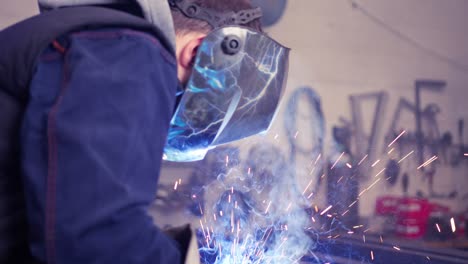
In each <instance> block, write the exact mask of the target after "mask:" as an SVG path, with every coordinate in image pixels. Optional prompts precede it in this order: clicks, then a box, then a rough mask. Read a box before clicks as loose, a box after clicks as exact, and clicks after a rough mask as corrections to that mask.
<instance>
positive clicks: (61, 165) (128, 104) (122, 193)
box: [21, 29, 180, 264]
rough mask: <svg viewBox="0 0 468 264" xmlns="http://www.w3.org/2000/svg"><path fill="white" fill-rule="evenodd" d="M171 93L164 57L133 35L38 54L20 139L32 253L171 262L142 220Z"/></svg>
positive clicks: (78, 259)
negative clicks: (38, 57) (38, 58)
mask: <svg viewBox="0 0 468 264" xmlns="http://www.w3.org/2000/svg"><path fill="white" fill-rule="evenodd" d="M176 86H177V74H176V65H175V62H174V58H173V57H172V55H170V54H169V53H167V52H166V50H165V49H164V48H163V47H162V46H161V45H160V44H159V42H158V41H157V40H156V39H155V38H153V37H151V36H150V35H148V34H146V33H142V32H137V31H132V30H128V29H112V30H105V31H103V30H101V31H84V32H78V33H74V34H71V35H69V36H67V37H66V38H63V39H62V40H60V41H55V42H54V45H51V47H50V48H49V49H48V50H47V51H45V52H44V53H43V55H42V56H41V58H40V60H39V62H38V66H37V71H36V73H35V76H34V78H33V80H32V83H31V86H30V88H31V91H30V102H29V105H28V107H27V109H26V113H25V118H24V121H23V126H22V134H21V141H22V169H23V180H24V184H25V189H26V193H27V194H26V198H27V212H28V221H29V229H30V248H31V250H32V253H33V255H35V256H36V257H37V258H39V259H40V260H43V261H45V262H47V263H72V264H74V263H77V264H78V263H100V264H102V263H159V264H164V263H171V264H173V263H179V261H180V260H179V258H180V256H179V255H180V253H179V249H178V247H179V246H178V244H177V243H176V242H175V241H173V240H172V239H170V238H168V237H167V236H166V235H164V234H163V232H162V231H161V230H159V229H158V228H157V227H156V226H155V225H154V224H153V220H152V218H151V217H150V216H148V214H147V207H148V205H149V204H150V203H151V202H152V201H153V199H154V197H155V193H156V186H157V182H158V177H159V170H160V163H161V158H162V151H163V147H164V144H165V140H166V136H167V131H168V128H169V122H170V118H171V115H172V111H173V106H174V94H175V90H176Z"/></svg>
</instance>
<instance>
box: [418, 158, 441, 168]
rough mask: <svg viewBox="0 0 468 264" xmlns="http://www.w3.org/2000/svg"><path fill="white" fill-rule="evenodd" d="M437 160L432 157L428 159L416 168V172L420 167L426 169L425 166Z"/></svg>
mask: <svg viewBox="0 0 468 264" xmlns="http://www.w3.org/2000/svg"><path fill="white" fill-rule="evenodd" d="M435 160H437V156H433V157H432V158H430V159H428V160H427V161H426V162H424V163H423V164H421V165H420V166H419V167H418V170H419V169H421V168H422V167H426V166H427V165H429V164H431V163H432V162H433V161H435Z"/></svg>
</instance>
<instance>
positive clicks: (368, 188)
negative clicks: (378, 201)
mask: <svg viewBox="0 0 468 264" xmlns="http://www.w3.org/2000/svg"><path fill="white" fill-rule="evenodd" d="M381 179H382V178H378V179H377V180H376V181H375V182H374V183H372V184H371V185H370V186H369V187H367V190H370V188H372V187H374V185H376V184H377V183H378V182H379V181H380V180H381Z"/></svg>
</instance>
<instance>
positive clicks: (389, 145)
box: [388, 130, 406, 147]
mask: <svg viewBox="0 0 468 264" xmlns="http://www.w3.org/2000/svg"><path fill="white" fill-rule="evenodd" d="M405 133H406V130H403V131H402V132H401V133H400V135H398V136H397V137H396V138H395V139H394V140H393V141H392V142H391V143H390V144H388V147H391V146H392V145H393V144H394V143H395V142H396V141H397V140H398V139H399V138H400V137H401V136H403V134H405Z"/></svg>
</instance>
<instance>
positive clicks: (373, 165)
mask: <svg viewBox="0 0 468 264" xmlns="http://www.w3.org/2000/svg"><path fill="white" fill-rule="evenodd" d="M379 162H380V160H379V159H378V160H376V161H375V162H374V164H372V166H371V167H372V168H374V167H375V165H377V163H379Z"/></svg>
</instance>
